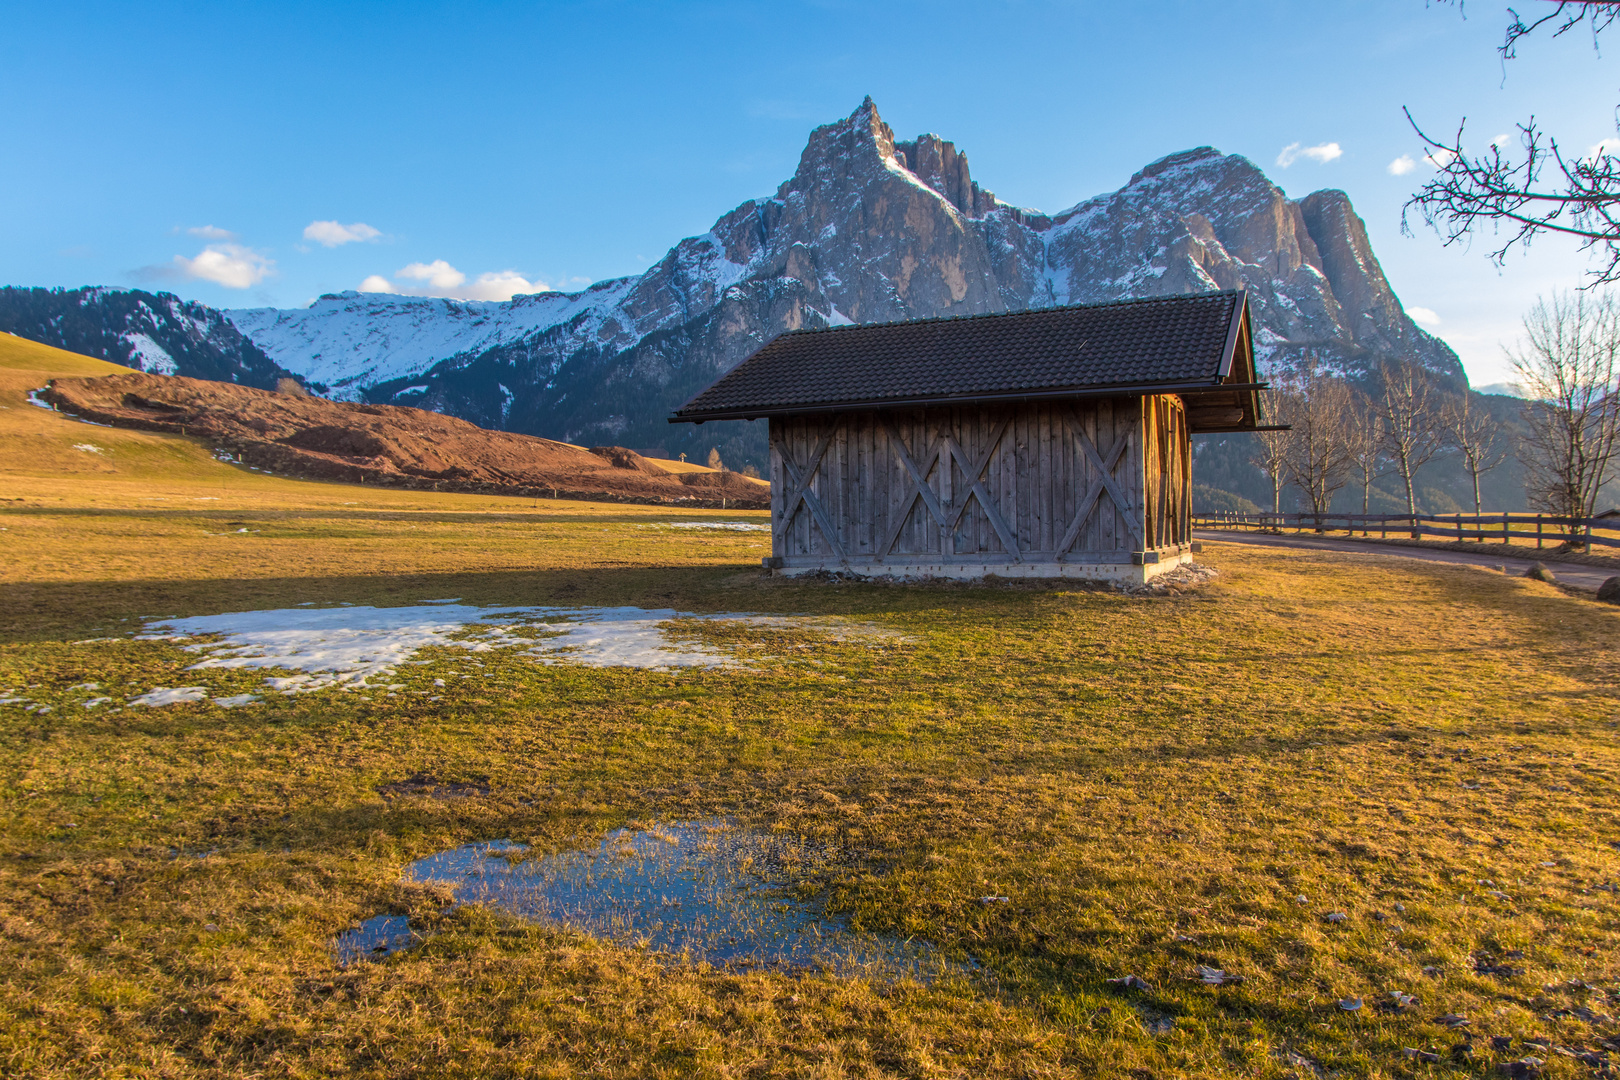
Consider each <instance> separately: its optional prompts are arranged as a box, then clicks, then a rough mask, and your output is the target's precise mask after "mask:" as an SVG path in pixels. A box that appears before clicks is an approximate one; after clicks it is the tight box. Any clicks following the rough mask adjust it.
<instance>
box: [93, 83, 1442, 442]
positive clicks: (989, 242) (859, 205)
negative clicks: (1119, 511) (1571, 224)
mask: <svg viewBox="0 0 1620 1080" xmlns="http://www.w3.org/2000/svg"><path fill="white" fill-rule="evenodd" d="M1239 285H1242V286H1245V287H1247V288H1248V289H1249V290H1250V295H1251V303H1252V305H1253V311H1254V315H1255V324H1256V346H1257V349H1258V352H1259V354H1260V358H1261V360H1262V363H1263V364H1264V365H1266V366H1268V367H1269V368H1270V369H1272V370H1277V369H1286V368H1288V367H1290V366H1291V365H1293V364H1296V363H1298V362H1299V361H1300V360H1301V359H1302V358H1303V357H1304V356H1305V355H1306V354H1312V355H1313V356H1314V357H1315V359H1316V360H1317V361H1318V362H1319V363H1321V364H1323V365H1325V366H1328V367H1331V368H1333V369H1336V370H1339V371H1342V372H1344V373H1345V374H1346V375H1349V376H1351V377H1352V378H1357V379H1366V378H1367V377H1368V376H1369V375H1370V374H1371V373H1373V372H1375V371H1376V369H1377V368H1378V367H1379V365H1381V364H1383V363H1386V362H1388V361H1390V360H1392V359H1394V358H1397V357H1407V358H1411V359H1414V360H1417V361H1419V362H1420V363H1422V364H1423V365H1424V366H1425V367H1427V368H1429V369H1430V370H1431V371H1433V372H1435V373H1436V374H1437V375H1438V376H1440V377H1441V378H1443V379H1445V380H1446V381H1449V382H1452V383H1454V384H1457V385H1459V386H1460V385H1462V384H1463V382H1464V379H1463V374H1462V368H1461V365H1460V364H1459V363H1458V361H1457V358H1456V356H1455V354H1453V353H1452V352H1451V350H1450V349H1449V348H1447V347H1446V345H1445V344H1443V343H1442V342H1440V341H1438V340H1437V339H1435V338H1433V337H1431V336H1429V335H1428V334H1426V333H1424V332H1423V331H1422V330H1420V329H1419V328H1418V327H1417V326H1416V325H1415V324H1413V322H1412V321H1411V320H1410V319H1408V318H1407V317H1406V314H1405V312H1404V311H1403V310H1402V308H1401V304H1400V301H1399V300H1398V299H1397V298H1396V296H1395V294H1394V293H1393V292H1392V291H1391V289H1390V287H1389V283H1388V282H1387V281H1386V280H1385V279H1384V275H1383V272H1382V271H1381V270H1380V269H1379V266H1378V261H1377V259H1376V258H1375V257H1374V256H1373V253H1372V250H1371V248H1370V246H1369V245H1368V242H1367V235H1366V230H1365V228H1364V227H1363V225H1362V222H1361V220H1360V219H1359V218H1357V217H1356V215H1355V212H1354V210H1353V209H1352V208H1351V206H1350V201H1349V199H1348V198H1347V197H1346V196H1345V195H1344V193H1343V192H1338V191H1320V192H1317V193H1315V194H1313V195H1310V196H1308V197H1306V198H1304V199H1301V200H1297V201H1294V200H1290V199H1289V198H1288V197H1287V196H1286V195H1285V194H1284V193H1283V192H1282V191H1281V190H1280V189H1279V188H1278V187H1277V186H1276V185H1274V184H1272V183H1271V182H1270V181H1269V180H1267V179H1266V177H1265V174H1264V173H1262V172H1261V171H1260V169H1259V168H1257V167H1256V166H1255V165H1254V164H1253V163H1252V162H1250V161H1248V160H1247V159H1245V158H1242V157H1236V156H1229V155H1223V154H1221V153H1219V152H1218V151H1216V150H1213V149H1210V148H1208V147H1203V148H1200V149H1196V150H1189V151H1186V152H1183V153H1179V154H1173V155H1171V156H1169V157H1166V158H1163V159H1161V160H1159V161H1156V162H1154V163H1153V164H1151V165H1149V166H1147V167H1146V168H1144V169H1143V170H1142V171H1141V172H1139V173H1137V174H1136V175H1135V176H1133V177H1132V178H1131V180H1130V182H1129V183H1127V184H1126V185H1125V186H1124V187H1123V188H1121V189H1120V190H1119V191H1116V192H1112V193H1109V194H1106V195H1100V196H1097V197H1096V198H1092V199H1088V200H1086V201H1085V202H1083V203H1081V204H1079V205H1078V206H1075V207H1072V208H1070V209H1068V210H1065V211H1063V212H1062V213H1058V214H1054V215H1046V214H1041V213H1037V212H1034V211H1030V210H1024V209H1020V208H1017V207H1013V206H1009V205H1008V204H1006V203H1003V202H1000V201H999V200H997V199H996V197H995V196H994V195H993V194H991V193H990V192H988V191H986V190H985V189H983V188H982V187H980V186H979V185H978V183H977V182H975V181H974V179H973V177H972V174H971V172H970V169H969V167H968V160H967V156H966V155H965V154H963V153H961V152H960V151H959V150H957V148H956V147H955V146H953V145H952V144H951V143H949V142H947V141H945V140H943V139H941V138H939V137H938V136H934V135H923V136H920V137H919V138H917V139H914V140H911V141H896V140H895V138H894V133H893V132H892V131H891V130H890V129H889V126H888V125H887V124H885V123H884V122H883V120H882V118H881V117H880V116H879V115H878V111H877V108H876V106H875V105H873V103H872V101H871V99H867V100H866V101H865V102H863V103H862V104H861V106H860V107H859V108H857V109H856V110H855V111H854V112H853V113H852V114H851V115H850V116H848V117H846V118H845V119H843V120H840V121H839V122H837V123H834V124H828V125H826V126H824V127H820V128H817V129H816V130H815V131H813V132H812V133H811V135H810V139H809V142H808V144H807V145H806V147H805V149H804V153H803V155H802V156H801V158H800V160H799V165H798V169H797V170H796V171H795V172H794V175H793V177H792V178H791V179H790V180H788V181H787V182H786V183H784V184H783V185H782V186H781V187H780V188H779V189H778V190H777V191H776V193H775V194H774V195H772V196H770V197H768V198H762V199H755V200H751V201H749V202H746V203H744V204H743V205H741V206H739V207H737V208H736V209H735V210H733V211H731V212H730V213H729V214H726V215H725V216H724V217H722V218H720V220H719V221H717V222H716V223H715V225H714V227H713V228H712V229H711V230H710V231H709V232H707V233H705V234H704V235H702V236H697V237H691V238H688V239H686V240H682V241H681V242H680V243H679V244H677V245H676V246H675V247H674V248H673V249H671V250H670V252H669V253H668V254H667V255H666V256H664V258H663V259H662V260H660V261H659V262H658V264H657V265H655V266H653V267H652V268H650V269H649V270H648V271H647V272H646V273H644V274H642V275H640V276H639V277H633V278H623V279H618V280H614V281H607V282H600V283H598V284H597V285H594V286H592V287H591V288H590V289H587V290H586V291H584V292H581V293H575V294H568V295H564V294H556V293H546V294H541V295H538V296H525V297H517V298H514V299H513V300H512V301H510V302H509V303H472V302H464V301H455V300H433V299H422V298H415V297H402V296H384V295H372V294H368V295H361V294H357V293H343V294H340V295H336V296H325V297H322V298H321V299H319V300H318V301H316V302H315V303H314V304H313V305H311V306H310V307H308V308H305V309H301V310H276V309H254V310H241V311H231V312H228V313H227V314H228V315H229V316H230V318H231V320H232V321H233V322H234V323H235V324H236V326H237V327H239V328H240V329H241V330H242V331H243V332H244V333H245V334H247V335H248V336H249V337H250V338H252V340H253V342H254V343H255V344H256V345H258V346H259V347H260V348H262V349H263V350H264V352H265V353H267V354H268V355H269V357H270V358H272V359H273V360H274V361H275V362H276V363H278V364H281V365H283V366H285V367H287V368H290V369H292V370H294V371H296V372H298V373H299V374H300V375H302V376H304V377H305V378H307V379H308V380H309V381H310V383H311V384H315V385H318V386H320V387H324V388H325V389H326V390H327V392H329V393H331V394H332V395H333V396H336V397H342V398H347V399H351V400H362V401H371V402H378V403H391V404H401V405H413V406H418V407H421V408H426V409H432V410H436V411H440V412H445V413H449V414H451V415H454V416H459V417H463V418H465V419H468V420H471V421H473V422H474V423H477V424H480V425H483V426H486V427H495V428H503V429H506V430H511V431H519V432H528V433H534V434H540V435H546V436H549V437H552V438H557V439H565V440H567V441H569V442H574V443H585V444H587V445H589V444H592V443H616V444H619V445H625V446H631V447H637V448H649V449H652V448H657V449H662V450H664V451H665V452H666V454H667V455H669V456H673V455H674V454H675V453H677V452H685V453H687V455H688V456H689V457H692V458H693V459H694V460H702V459H703V458H704V457H705V456H706V455H707V454H708V452H709V450H710V448H711V447H718V449H719V451H720V453H721V456H722V457H723V458H724V460H725V461H726V463H727V464H728V465H730V466H732V467H734V468H736V467H741V466H742V465H745V464H755V465H762V464H763V463H764V459H765V439H764V432H763V425H761V424H757V423H756V424H745V423H743V422H733V423H724V424H709V425H705V426H703V427H701V428H693V427H691V426H689V425H678V426H673V427H672V426H670V425H668V424H667V423H666V422H665V417H666V416H667V415H668V413H669V412H670V410H671V409H673V408H674V407H676V406H678V405H680V404H681V403H682V402H684V401H685V400H686V399H687V398H688V397H690V396H691V395H692V394H694V393H696V392H697V391H698V390H700V389H702V388H703V387H704V386H706V385H708V384H709V383H710V382H712V381H713V380H714V379H716V378H718V377H719V376H720V375H721V374H723V373H724V372H725V371H726V370H728V369H729V368H730V367H732V366H733V365H735V364H736V363H738V362H739V361H741V360H742V359H743V358H744V357H746V356H747V355H748V354H749V353H751V352H753V351H754V350H755V349H757V348H758V347H759V346H761V345H763V344H764V343H765V342H766V341H768V340H770V339H771V338H772V337H774V336H775V335H777V334H779V333H782V332H783V331H785V330H792V329H796V328H799V327H805V326H825V325H828V324H835V325H836V324H841V323H846V322H862V323H865V322H884V321H889V320H894V319H912V318H924V317H937V316H951V315H976V314H980V313H985V312H994V311H1016V310H1023V309H1026V308H1031V307H1048V306H1052V305H1056V304H1073V303H1089V302H1096V301H1104V300H1113V299H1119V298H1123V297H1132V296H1157V295H1165V294H1173V293H1185V292H1199V291H1206V290H1213V289H1222V288H1232V287H1235V286H1239ZM70 347H71V346H70ZM97 355H100V354H97Z"/></svg>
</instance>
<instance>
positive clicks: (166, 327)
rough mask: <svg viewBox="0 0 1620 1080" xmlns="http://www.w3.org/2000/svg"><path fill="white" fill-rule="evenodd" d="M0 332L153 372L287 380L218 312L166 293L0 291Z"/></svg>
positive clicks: (246, 382)
mask: <svg viewBox="0 0 1620 1080" xmlns="http://www.w3.org/2000/svg"><path fill="white" fill-rule="evenodd" d="M0 330H4V331H5V332H7V333H11V334H16V335H17V336H18V337H25V338H28V339H29V340H31V341H38V342H43V343H44V344H46V345H54V346H56V347H57V348H59V349H66V350H68V351H69V352H76V353H81V354H83V355H85V356H94V357H98V358H100V359H102V360H110V361H111V362H113V363H115V364H123V365H124V366H126V367H132V368H134V369H135V370H137V371H147V372H152V373H153V374H157V375H185V376H190V377H192V378H197V379H212V380H215V381H216V382H234V383H240V384H242V385H243V386H256V387H260V388H264V389H269V388H273V387H274V386H275V385H276V382H277V381H278V380H279V379H282V378H286V377H288V376H291V375H292V372H290V371H288V370H286V369H284V368H281V367H279V366H277V365H276V363H275V362H274V361H273V360H271V359H270V358H269V357H268V356H266V355H265V354H264V352H263V351H262V350H261V349H260V348H259V347H258V346H257V345H255V344H253V342H251V341H249V340H248V339H247V338H246V337H244V336H243V335H242V332H241V331H239V330H238V329H237V328H236V326H235V325H234V324H232V323H231V321H230V320H229V319H227V318H226V317H225V316H224V315H223V314H222V313H220V312H219V311H216V310H215V309H213V308H211V307H207V306H205V305H203V304H198V303H195V302H191V301H186V300H182V299H180V298H179V297H178V296H175V295H174V294H173V293H148V292H142V291H140V290H138V289H102V288H86V289H17V288H0Z"/></svg>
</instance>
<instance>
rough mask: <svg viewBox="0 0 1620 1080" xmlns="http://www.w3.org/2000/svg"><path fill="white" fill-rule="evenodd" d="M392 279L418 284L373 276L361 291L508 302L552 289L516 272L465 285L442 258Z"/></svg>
mask: <svg viewBox="0 0 1620 1080" xmlns="http://www.w3.org/2000/svg"><path fill="white" fill-rule="evenodd" d="M394 277H395V278H396V279H398V278H404V279H405V280H407V281H413V282H417V284H415V285H403V284H400V283H398V282H397V281H390V280H388V279H387V278H385V277H383V276H382V275H381V274H372V275H370V276H368V277H367V278H366V279H365V280H364V281H362V282H361V283H360V291H361V292H376V293H397V294H399V295H402V296H443V297H447V298H450V299H455V300H510V299H512V297H514V296H516V295H518V294H519V293H538V292H549V291H550V290H551V286H549V285H547V284H546V283H545V282H543V281H530V280H529V279H528V278H526V277H524V276H523V275H522V274H520V273H518V272H517V271H516V270H494V271H487V272H485V273H482V274H479V275H478V277H477V279H475V280H474V281H472V282H468V280H467V275H466V274H464V273H462V272H461V271H460V270H457V269H456V268H455V267H454V266H451V265H450V264H449V263H448V262H446V261H445V260H443V259H434V260H433V261H432V262H430V263H420V262H414V263H411V264H410V265H408V266H402V267H400V268H399V270H397V271H395V273H394Z"/></svg>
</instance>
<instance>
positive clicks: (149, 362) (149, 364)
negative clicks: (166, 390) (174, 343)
mask: <svg viewBox="0 0 1620 1080" xmlns="http://www.w3.org/2000/svg"><path fill="white" fill-rule="evenodd" d="M153 321H154V322H155V321H156V319H154V320H153ZM123 340H124V341H127V342H128V343H129V351H130V357H129V358H130V359H131V360H139V361H140V364H141V369H142V370H143V371H150V372H152V373H153V374H154V375H173V374H174V373H175V372H177V371H179V370H180V365H178V364H176V363H175V362H174V357H172V356H170V355H169V351H168V350H167V349H165V348H164V347H163V346H161V345H159V344H158V343H157V342H155V341H153V340H152V339H151V338H150V337H148V336H146V335H145V334H135V333H130V334H125V335H124V337H123Z"/></svg>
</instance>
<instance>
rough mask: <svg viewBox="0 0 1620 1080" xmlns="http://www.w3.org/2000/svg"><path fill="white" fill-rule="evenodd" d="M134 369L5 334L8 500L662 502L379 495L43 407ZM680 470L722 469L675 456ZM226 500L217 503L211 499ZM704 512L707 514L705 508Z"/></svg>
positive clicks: (1, 355)
mask: <svg viewBox="0 0 1620 1080" xmlns="http://www.w3.org/2000/svg"><path fill="white" fill-rule="evenodd" d="M127 374H128V369H127V368H123V367H119V366H118V365H116V364H110V363H107V362H106V361H103V360H96V359H93V358H91V357H88V356H80V355H78V354H77V353H70V352H64V351H63V350H61V349H55V348H52V347H50V346H48V345H41V344H38V343H37V342H33V341H28V340H26V339H24V338H19V337H14V336H12V335H10V334H0V478H3V479H4V482H5V491H4V494H0V498H9V499H10V500H11V501H13V502H20V503H28V504H40V503H70V504H83V505H87V506H88V505H98V506H109V505H142V506H158V505H160V504H162V503H165V502H171V501H176V500H178V501H181V502H193V503H197V504H199V505H198V506H197V507H196V509H198V510H206V509H216V510H236V509H244V508H247V509H250V508H254V507H259V506H267V505H273V506H276V507H278V508H281V509H289V508H309V507H321V506H326V507H336V506H366V507H374V508H384V507H387V508H393V509H399V510H406V509H414V510H419V511H427V510H432V509H455V510H459V511H478V510H490V509H494V508H501V509H503V510H506V511H509V512H518V511H519V510H521V509H522V508H524V507H527V508H529V509H531V510H534V511H538V512H542V513H565V514H594V513H612V514H619V515H627V516H630V517H635V516H637V515H639V514H645V513H649V512H650V513H654V514H658V513H662V512H661V511H657V510H656V509H655V508H651V507H647V508H638V507H635V506H626V505H622V504H601V505H599V504H595V503H586V502H568V501H564V502H559V503H549V502H547V501H545V500H542V501H540V502H539V503H538V504H537V505H536V504H531V503H529V502H525V501H524V500H517V499H511V498H504V497H499V496H494V497H486V496H478V495H455V494H442V495H441V494H437V493H433V492H411V491H394V490H383V491H378V490H375V489H373V488H368V487H365V486H362V485H355V484H336V483H320V482H306V481H298V480H290V479H286V478H283V477H274V476H266V475H264V474H263V473H259V472H256V471H254V470H252V469H249V468H246V467H243V466H240V465H235V464H231V463H227V462H222V461H217V460H215V459H214V456H213V454H212V453H211V452H210V450H209V448H208V446H207V445H206V444H205V443H204V442H203V441H202V440H200V439H192V438H186V437H183V436H179V435H172V434H164V433H158V432H145V431H134V430H129V429H124V428H110V427H103V426H101V425H96V424H88V423H84V422H81V421H78V420H74V419H73V418H71V417H68V416H65V415H62V414H59V413H56V412H53V411H52V410H51V409H49V408H44V407H40V406H36V405H33V404H31V403H30V402H29V400H28V394H29V391H31V390H36V389H39V388H41V387H43V386H44V385H45V384H46V383H47V382H48V381H49V380H51V379H53V378H67V377H87V378H88V377H95V376H100V375H127ZM669 466H670V471H672V472H677V471H701V472H710V471H713V470H710V469H707V468H705V467H703V466H698V465H691V464H684V463H681V462H670V463H669ZM210 503H211V504H217V505H214V506H212V507H209V506H206V505H202V504H210ZM694 513H696V514H697V515H698V516H702V513H703V512H702V511H695V512H694Z"/></svg>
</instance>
